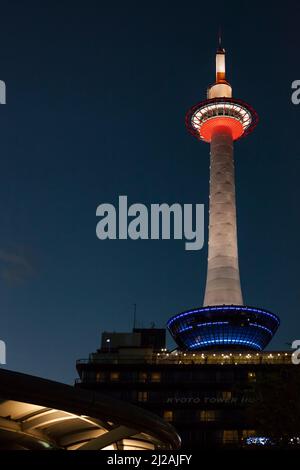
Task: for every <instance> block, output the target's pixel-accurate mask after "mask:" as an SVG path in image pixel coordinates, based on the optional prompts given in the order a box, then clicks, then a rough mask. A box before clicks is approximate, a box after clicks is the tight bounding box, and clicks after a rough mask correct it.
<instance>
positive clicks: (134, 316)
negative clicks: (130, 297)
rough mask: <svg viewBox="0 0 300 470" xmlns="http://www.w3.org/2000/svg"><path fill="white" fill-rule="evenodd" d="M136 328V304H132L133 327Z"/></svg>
mask: <svg viewBox="0 0 300 470" xmlns="http://www.w3.org/2000/svg"><path fill="white" fill-rule="evenodd" d="M135 328H136V304H133V329H135Z"/></svg>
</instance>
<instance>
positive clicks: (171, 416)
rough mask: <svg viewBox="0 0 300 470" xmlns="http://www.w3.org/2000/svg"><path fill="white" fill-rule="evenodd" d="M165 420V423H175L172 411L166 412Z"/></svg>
mask: <svg viewBox="0 0 300 470" xmlns="http://www.w3.org/2000/svg"><path fill="white" fill-rule="evenodd" d="M163 418H164V420H165V421H168V422H170V421H173V411H171V410H165V411H164V414H163Z"/></svg>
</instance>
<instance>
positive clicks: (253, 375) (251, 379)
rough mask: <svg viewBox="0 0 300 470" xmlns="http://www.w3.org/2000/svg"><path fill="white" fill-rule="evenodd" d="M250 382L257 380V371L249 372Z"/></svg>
mask: <svg viewBox="0 0 300 470" xmlns="http://www.w3.org/2000/svg"><path fill="white" fill-rule="evenodd" d="M248 382H256V374H255V372H248Z"/></svg>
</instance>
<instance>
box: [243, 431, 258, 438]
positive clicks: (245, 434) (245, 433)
mask: <svg viewBox="0 0 300 470" xmlns="http://www.w3.org/2000/svg"><path fill="white" fill-rule="evenodd" d="M255 434H256V431H254V430H253V429H244V430H243V438H244V439H247V437H252V436H255Z"/></svg>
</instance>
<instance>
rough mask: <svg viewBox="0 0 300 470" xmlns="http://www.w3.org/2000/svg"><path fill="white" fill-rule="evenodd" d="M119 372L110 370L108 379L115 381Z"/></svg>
mask: <svg viewBox="0 0 300 470" xmlns="http://www.w3.org/2000/svg"><path fill="white" fill-rule="evenodd" d="M119 377H120V374H119V372H111V373H110V380H111V381H112V382H117V381H118V380H119Z"/></svg>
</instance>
